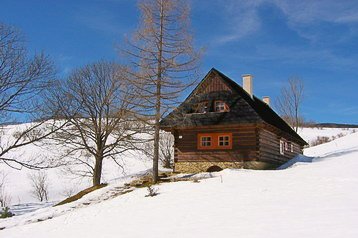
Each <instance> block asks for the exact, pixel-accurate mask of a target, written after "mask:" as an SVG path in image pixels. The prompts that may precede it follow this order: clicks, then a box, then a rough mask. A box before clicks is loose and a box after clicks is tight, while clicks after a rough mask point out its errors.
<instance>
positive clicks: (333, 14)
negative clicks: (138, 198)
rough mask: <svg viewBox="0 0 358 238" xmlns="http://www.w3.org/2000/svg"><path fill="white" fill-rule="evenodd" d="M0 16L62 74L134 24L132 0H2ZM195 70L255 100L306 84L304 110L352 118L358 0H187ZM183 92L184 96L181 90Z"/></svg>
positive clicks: (96, 56) (111, 55)
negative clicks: (250, 82)
mask: <svg viewBox="0 0 358 238" xmlns="http://www.w3.org/2000/svg"><path fill="white" fill-rule="evenodd" d="M1 2H2V3H1V8H0V21H1V22H4V23H7V24H12V25H15V26H17V27H18V28H20V29H21V30H22V31H23V32H24V34H25V36H26V40H27V43H28V47H29V49H30V51H31V52H38V51H42V50H43V51H45V52H46V53H47V54H49V55H50V56H51V57H52V58H53V60H54V61H55V63H56V66H57V68H58V70H59V72H60V74H62V75H66V74H68V73H69V72H70V71H71V70H72V69H74V68H76V67H79V66H82V65H84V64H86V63H90V62H94V61H96V60H100V59H108V60H120V57H119V56H118V53H117V50H116V47H120V46H121V44H123V39H124V38H125V37H126V36H129V35H130V34H131V32H133V30H134V29H135V28H136V26H137V25H138V10H137V8H136V3H137V2H136V1H135V0H87V1H85V0H72V1H70V0H61V1H59V0H47V1H46V0H42V1H40V0H2V1H1ZM191 6H192V14H191V15H192V16H191V17H192V28H193V32H194V35H195V44H196V46H197V47H198V48H202V47H203V48H205V54H204V56H203V59H202V63H201V68H200V71H201V72H202V74H203V75H204V74H205V73H206V72H207V71H208V70H210V68H212V67H215V68H217V69H218V70H220V71H222V72H223V73H224V74H226V75H228V76H229V77H231V78H232V79H234V80H236V81H237V82H239V83H240V84H241V75H242V74H247V73H250V74H253V75H254V93H255V95H256V96H258V97H262V96H266V95H268V96H271V98H272V99H274V98H275V97H277V96H278V94H279V91H280V88H281V87H282V86H283V85H284V84H285V83H286V82H287V79H288V78H290V77H300V78H301V79H302V80H303V81H304V83H305V94H306V95H305V102H304V105H303V110H302V112H303V115H304V116H305V117H306V118H307V119H311V120H315V121H317V122H340V123H358V93H357V91H358V80H357V79H358V1H355V0H352V1H348V0H347V1H345V0H341V1H336V0H325V1H320V0H300V1H295V0H289V1H288V0H287V1H281V0H243V1H240V0H236V1H235V0H226V1H222V0H192V1H191ZM183 96H186V95H183Z"/></svg>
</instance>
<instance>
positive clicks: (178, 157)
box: [161, 69, 307, 173]
mask: <svg viewBox="0 0 358 238" xmlns="http://www.w3.org/2000/svg"><path fill="white" fill-rule="evenodd" d="M252 85H253V84H252V76H251V75H244V76H243V88H242V87H241V86H239V85H238V84H237V83H235V82H234V81H233V80H231V79H230V78H228V77H227V76H225V75H224V74H223V73H221V72H219V71H218V70H216V69H211V70H210V71H209V73H208V74H207V75H206V76H205V77H204V79H203V80H202V81H201V82H200V83H199V84H198V86H197V87H196V88H195V89H194V91H193V92H192V93H191V94H190V95H189V96H188V97H187V98H186V99H185V101H184V102H183V103H182V104H180V105H179V107H178V108H176V109H175V110H174V111H172V112H171V113H170V114H168V116H166V117H165V118H164V119H163V120H162V121H161V129H163V130H165V131H168V132H171V133H172V134H173V136H174V138H175V140H174V147H175V152H174V171H176V172H186V173H195V172H205V171H208V172H211V171H218V170H221V169H224V168H248V169H274V168H277V167H278V166H280V165H282V164H284V163H285V162H287V161H288V160H290V159H292V158H293V157H295V156H296V155H298V154H301V153H302V149H303V146H304V145H306V144H307V143H306V142H305V141H304V140H303V139H302V138H301V137H300V136H299V135H298V134H297V133H296V132H295V131H294V130H293V129H292V128H291V127H290V126H289V125H288V124H287V123H286V122H285V121H284V120H283V119H282V118H281V117H280V116H278V115H277V114H276V113H275V112H274V111H273V110H272V108H271V107H270V106H269V105H268V103H269V100H268V98H265V99H264V101H265V102H264V101H262V100H260V99H259V98H257V97H255V96H254V95H253V93H252V92H253V90H252Z"/></svg>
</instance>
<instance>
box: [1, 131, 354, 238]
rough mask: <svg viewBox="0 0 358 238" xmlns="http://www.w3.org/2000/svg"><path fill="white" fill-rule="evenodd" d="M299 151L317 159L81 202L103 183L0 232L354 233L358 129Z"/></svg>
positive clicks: (9, 222) (10, 222) (39, 235)
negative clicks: (153, 192) (151, 193)
mask: <svg viewBox="0 0 358 238" xmlns="http://www.w3.org/2000/svg"><path fill="white" fill-rule="evenodd" d="M305 154H306V155H308V156H314V157H316V158H315V159H313V162H312V163H297V164H295V165H294V166H292V167H290V168H288V169H285V170H277V171H253V170H233V169H231V170H230V169H228V170H224V171H222V172H219V173H213V174H212V178H208V179H203V180H201V181H200V183H193V182H175V183H165V184H161V185H159V186H158V188H159V193H160V194H159V195H158V196H155V197H145V195H146V194H147V191H146V189H145V188H142V189H135V190H134V191H133V192H130V193H127V194H124V195H120V196H117V197H115V198H113V199H109V200H106V201H102V202H100V203H96V202H93V203H90V204H89V205H88V204H87V203H84V202H85V201H89V200H90V201H95V200H96V197H97V198H100V197H101V196H104V194H106V193H107V192H109V191H110V190H111V189H112V190H113V189H114V187H112V188H111V186H110V187H108V188H105V189H101V190H99V191H96V192H95V193H94V194H90V195H89V196H86V197H84V198H82V199H81V201H78V202H77V203H75V204H72V205H70V204H68V205H65V206H60V207H56V208H45V209H44V210H42V211H41V210H38V211H36V212H35V213H33V214H31V213H29V214H25V215H23V216H18V217H13V218H10V219H6V220H2V221H0V227H12V228H7V229H4V230H2V231H0V237H7V238H19V237H36V238H45V237H46V238H47V237H53V238H56V237H68V238H70V237H89V238H91V237H96V238H97V237H249V238H250V237H275V238H276V237H300V238H301V237H325V238H327V237H345V238H347V237H358V227H357V226H356V224H357V222H356V221H357V220H358V202H357V201H358V192H357V191H358V172H357V171H358V133H354V134H349V135H347V136H344V137H341V138H339V139H336V140H334V141H332V142H329V143H327V144H323V145H319V146H316V147H313V148H309V149H306V151H305ZM202 175H206V176H210V175H209V174H202ZM117 185H118V184H117ZM113 186H114V185H113ZM80 203H82V204H87V205H88V206H87V205H82V206H79V204H80ZM71 207H72V208H71ZM76 207H77V208H76ZM48 218H52V219H49V220H46V219H48ZM38 220H45V221H42V222H37V221H38ZM26 223H30V224H27V225H22V224H26Z"/></svg>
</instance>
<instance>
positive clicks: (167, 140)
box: [144, 132, 174, 169]
mask: <svg viewBox="0 0 358 238" xmlns="http://www.w3.org/2000/svg"><path fill="white" fill-rule="evenodd" d="M173 145H174V137H173V135H172V134H171V133H168V132H161V133H160V139H159V161H160V163H161V164H162V166H163V167H164V168H168V169H172V168H173V164H174V147H173ZM144 151H145V153H146V155H147V156H149V157H153V151H154V143H153V141H150V142H148V143H147V144H146V146H145V150H144Z"/></svg>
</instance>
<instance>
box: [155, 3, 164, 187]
mask: <svg viewBox="0 0 358 238" xmlns="http://www.w3.org/2000/svg"><path fill="white" fill-rule="evenodd" d="M163 21H164V14H163V2H161V7H160V34H159V49H158V68H157V82H156V84H157V90H156V103H155V112H156V114H155V131H154V158H153V183H157V182H158V179H159V178H158V165H159V140H160V137H159V136H160V134H159V133H160V125H159V122H160V118H161V110H160V109H161V106H162V105H161V96H162V93H161V87H162V60H163V24H164V22H163Z"/></svg>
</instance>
